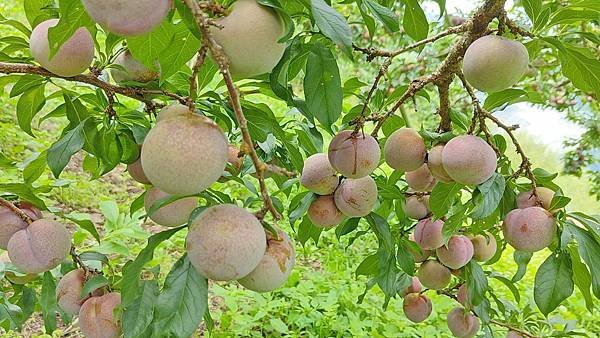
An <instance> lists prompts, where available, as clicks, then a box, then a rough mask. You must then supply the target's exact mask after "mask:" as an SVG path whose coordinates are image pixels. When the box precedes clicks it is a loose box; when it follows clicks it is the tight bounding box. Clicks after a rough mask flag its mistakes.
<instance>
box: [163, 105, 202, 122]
mask: <svg viewBox="0 0 600 338" xmlns="http://www.w3.org/2000/svg"><path fill="white" fill-rule="evenodd" d="M191 114H194V112H192V111H190V108H189V107H188V106H186V105H183V104H181V103H171V104H170V105H168V106H166V107H164V108H163V109H161V110H160V111H159V112H158V115H157V116H156V123H158V122H161V121H164V120H168V119H171V118H174V117H179V116H187V115H191Z"/></svg>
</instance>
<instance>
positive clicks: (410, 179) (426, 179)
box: [406, 164, 437, 191]
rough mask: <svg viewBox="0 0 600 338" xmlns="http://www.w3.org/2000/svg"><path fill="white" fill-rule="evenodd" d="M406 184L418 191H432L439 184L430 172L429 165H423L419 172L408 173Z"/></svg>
mask: <svg viewBox="0 0 600 338" xmlns="http://www.w3.org/2000/svg"><path fill="white" fill-rule="evenodd" d="M406 183H408V186H409V187H411V188H413V189H414V190H416V191H431V189H433V187H434V186H435V185H436V184H437V180H436V179H435V177H433V175H431V172H429V167H427V164H423V165H422V166H420V167H419V168H418V169H417V170H413V171H409V172H407V173H406Z"/></svg>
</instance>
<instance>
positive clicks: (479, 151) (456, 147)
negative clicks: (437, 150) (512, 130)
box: [442, 135, 498, 185]
mask: <svg viewBox="0 0 600 338" xmlns="http://www.w3.org/2000/svg"><path fill="white" fill-rule="evenodd" d="M497 160H498V158H497V157H496V153H495V152H494V149H492V147H490V145H489V144H487V143H485V141H484V140H482V139H481V138H479V137H477V136H473V135H463V136H458V137H455V138H453V139H452V140H450V142H448V144H446V146H444V150H443V151H442V163H443V165H444V169H445V170H446V172H447V173H448V175H449V176H450V177H451V178H452V179H453V180H455V181H456V182H458V183H461V184H466V185H477V184H481V183H483V182H485V181H487V180H488V179H489V178H490V177H492V175H493V174H494V172H495V171H496V166H497V163H496V162H497Z"/></svg>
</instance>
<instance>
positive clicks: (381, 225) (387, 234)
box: [365, 212, 394, 252]
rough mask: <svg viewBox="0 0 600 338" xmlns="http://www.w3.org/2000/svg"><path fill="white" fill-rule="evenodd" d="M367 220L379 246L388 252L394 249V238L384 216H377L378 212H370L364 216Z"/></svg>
mask: <svg viewBox="0 0 600 338" xmlns="http://www.w3.org/2000/svg"><path fill="white" fill-rule="evenodd" d="M365 219H366V220H367V222H369V224H370V225H371V227H372V229H373V232H375V235H376V236H377V238H378V239H379V242H380V246H383V248H384V249H385V250H386V251H388V252H393V251H394V239H393V238H392V232H391V230H390V224H389V223H388V222H387V221H386V220H385V218H383V217H381V216H379V215H378V214H376V213H374V212H372V213H370V214H369V215H367V216H366V217H365Z"/></svg>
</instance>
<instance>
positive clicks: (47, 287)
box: [40, 271, 58, 333]
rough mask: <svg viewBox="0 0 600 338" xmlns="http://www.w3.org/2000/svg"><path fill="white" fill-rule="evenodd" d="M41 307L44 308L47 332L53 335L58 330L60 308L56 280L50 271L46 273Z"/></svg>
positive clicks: (43, 280)
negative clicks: (57, 302) (57, 322)
mask: <svg viewBox="0 0 600 338" xmlns="http://www.w3.org/2000/svg"><path fill="white" fill-rule="evenodd" d="M40 305H41V307H42V316H43V318H44V327H45V328H46V332H48V333H52V332H53V331H54V330H56V311H57V310H58V306H57V304H56V280H55V279H54V276H52V273H51V272H50V271H46V272H44V278H43V279H42V293H41V295H40Z"/></svg>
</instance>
